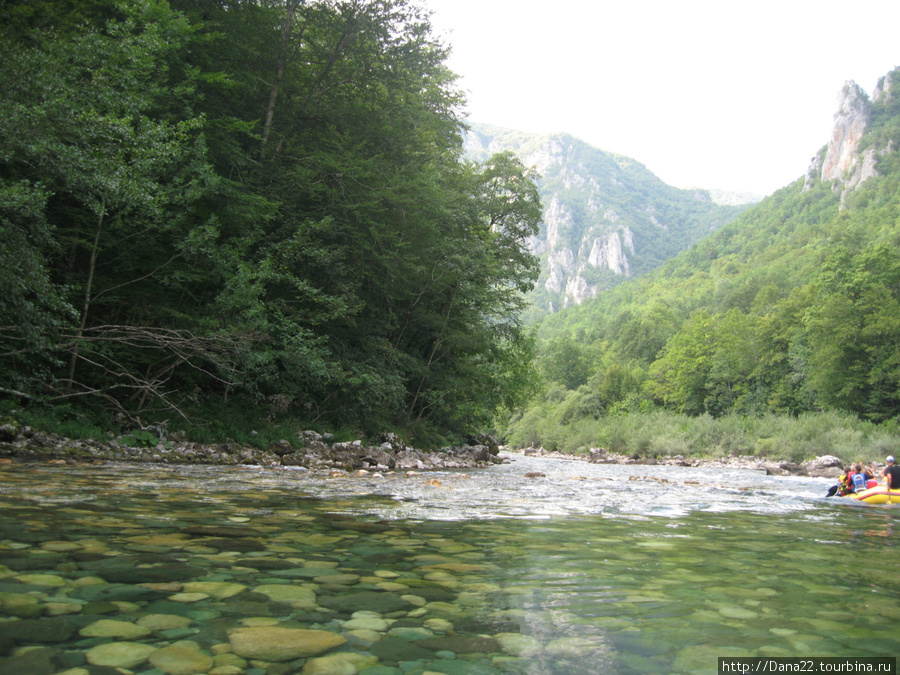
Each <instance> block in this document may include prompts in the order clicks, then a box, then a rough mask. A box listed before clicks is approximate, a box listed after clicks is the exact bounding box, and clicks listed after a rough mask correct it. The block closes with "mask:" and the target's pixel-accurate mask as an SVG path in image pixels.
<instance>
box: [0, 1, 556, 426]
mask: <svg viewBox="0 0 900 675" xmlns="http://www.w3.org/2000/svg"><path fill="white" fill-rule="evenodd" d="M0 41H2V42H3V44H4V52H5V54H4V61H3V66H2V69H0V388H2V389H3V391H4V393H5V394H7V395H9V394H10V393H13V394H15V393H19V394H21V395H22V398H26V397H30V398H31V399H32V400H42V401H46V402H50V403H51V404H55V405H59V404H61V403H63V402H67V403H68V404H70V405H76V406H81V408H82V410H84V409H87V408H90V409H92V410H95V411H96V410H106V411H109V412H113V413H115V414H116V415H118V417H119V419H120V420H121V421H122V423H123V424H127V425H129V426H133V425H135V424H138V423H140V424H147V423H149V422H151V421H154V420H160V419H169V420H170V423H171V424H172V425H173V426H176V425H178V424H182V423H184V422H183V420H191V421H192V422H193V423H194V424H202V423H204V422H206V423H208V424H210V425H212V426H215V425H216V424H222V422H221V421H219V422H217V421H216V419H219V420H222V419H223V418H229V417H231V418H235V417H240V418H241V419H244V418H250V419H249V420H248V422H247V424H248V425H253V424H254V423H256V421H258V420H259V419H260V418H267V419H268V420H269V421H276V420H277V419H284V418H287V417H291V418H294V419H296V420H298V423H304V424H309V425H319V426H330V427H332V428H335V427H338V428H340V427H345V428H353V429H357V430H359V431H361V432H364V433H370V432H376V431H384V430H387V429H388V428H392V429H397V430H401V431H404V432H406V433H407V434H408V435H409V436H410V437H412V438H416V439H418V440H421V441H427V440H438V439H441V438H443V437H447V436H450V435H453V434H459V433H462V432H465V431H473V430H475V429H477V428H478V427H481V426H484V425H486V424H487V423H489V422H490V420H491V417H492V415H493V413H494V411H495V410H496V409H497V408H498V407H499V406H506V407H512V406H513V405H514V404H515V403H516V402H517V400H518V397H519V396H520V395H521V392H522V391H523V388H524V387H525V386H526V385H527V383H528V381H529V377H530V373H529V370H528V363H529V362H530V350H531V339H530V338H529V336H528V335H527V334H526V333H525V332H524V331H523V329H522V326H521V323H520V321H519V319H518V318H517V317H518V315H519V312H520V310H521V309H522V307H523V299H522V298H523V294H524V293H525V292H526V291H528V290H529V289H530V288H531V286H532V284H533V283H534V280H535V278H536V276H537V262H536V261H535V260H534V259H533V257H532V256H530V255H529V254H528V251H527V249H526V247H525V239H526V238H527V237H528V236H530V235H532V234H533V233H534V232H535V230H536V227H537V223H538V221H539V219H540V202H539V197H538V194H537V192H536V188H535V185H534V181H533V179H534V177H533V176H532V175H531V174H530V173H529V172H528V171H527V170H526V169H525V168H524V167H523V166H522V164H521V163H520V162H519V161H517V160H516V159H515V158H514V157H513V156H512V155H510V154H500V155H496V156H494V157H491V158H488V159H487V160H486V161H485V162H483V163H481V164H478V165H476V164H472V163H469V162H465V161H463V159H462V143H461V138H460V126H461V118H460V106H461V104H462V102H463V101H462V97H461V95H460V93H459V92H458V91H457V90H456V88H455V85H454V79H455V76H454V75H453V74H452V73H450V72H449V71H448V70H447V68H446V67H445V65H444V60H445V58H446V49H445V47H444V46H443V45H442V44H440V43H439V42H438V41H436V40H435V39H434V38H433V37H432V35H431V32H430V25H429V23H428V20H427V16H425V15H423V14H422V12H421V11H420V10H419V9H418V8H417V7H416V6H415V5H414V4H413V3H411V2H408V1H407V0H368V1H363V0H328V1H323V2H315V3H305V2H300V0H287V1H286V2H265V1H264V0H242V1H241V2H225V1H224V0H223V1H221V2H219V1H215V0H212V1H204V2H199V1H196V0H171V1H170V2H165V1H164V0H141V1H139V2H134V1H126V0H93V1H92V2H77V3H74V2H73V3H68V2H59V3H58V2H50V1H49V0H46V1H43V2H41V1H36V2H35V1H29V2H24V1H23V2H15V1H14V2H5V3H3V4H2V6H0ZM247 411H252V413H248V412H247Z"/></svg>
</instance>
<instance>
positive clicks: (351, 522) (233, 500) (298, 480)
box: [0, 456, 900, 675]
mask: <svg viewBox="0 0 900 675" xmlns="http://www.w3.org/2000/svg"><path fill="white" fill-rule="evenodd" d="M509 459H510V461H509V463H508V464H504V465H500V466H496V467H493V468H490V469H484V470H473V471H469V472H430V473H427V474H421V475H406V474H395V475H391V474H388V475H385V476H376V475H373V474H369V475H365V476H338V477H329V476H327V475H323V474H314V473H312V472H307V471H303V470H298V469H291V470H283V469H277V470H272V469H262V468H253V467H235V468H222V467H171V466H165V467H159V466H138V465H102V466H90V467H88V466H84V467H71V466H47V465H41V466H38V465H7V466H4V467H3V468H0V509H2V511H0V565H2V566H3V567H0V606H2V609H0V611H2V613H3V615H5V616H4V617H0V619H6V622H0V648H3V646H4V644H5V645H6V649H12V652H11V657H10V658H11V660H7V661H6V662H4V663H0V672H13V670H11V668H13V667H18V666H21V665H24V664H25V662H24V661H21V659H23V658H28V654H23V652H25V651H27V650H23V647H28V646H31V645H40V644H42V645H44V646H45V647H46V649H45V650H43V651H40V650H33V651H32V652H31V654H32V656H34V655H35V654H36V653H39V654H42V655H43V656H45V657H46V659H45V660H46V664H47V665H46V666H45V667H46V669H45V671H44V672H47V673H55V672H62V671H65V670H66V669H67V668H73V667H87V666H89V665H91V664H92V663H95V662H96V661H97V660H98V657H97V656H96V655H97V654H98V653H100V648H101V647H103V646H104V645H108V644H110V643H113V642H123V643H125V642H127V643H129V644H130V643H135V644H138V645H149V646H150V647H152V648H160V649H161V651H159V652H158V655H160V654H162V653H163V651H165V650H162V648H166V647H170V648H171V646H172V645H176V646H179V645H180V646H182V647H185V650H186V653H187V656H186V657H185V659H188V657H191V658H195V663H197V664H199V665H194V666H192V667H193V668H195V670H193V671H190V670H185V671H184V672H209V673H211V674H212V675H220V674H221V675H237V674H238V673H246V674H248V675H263V674H264V673H265V674H267V675H278V674H287V673H294V672H296V673H300V672H303V673H315V672H320V673H327V672H329V671H328V670H327V669H323V668H326V666H325V664H324V662H323V661H322V659H321V658H318V659H317V658H316V657H312V658H306V657H304V658H295V659H291V660H288V661H280V662H274V661H268V660H266V658H255V659H254V658H243V657H241V656H240V655H239V654H235V653H233V652H234V651H235V649H234V644H233V641H230V640H229V632H228V631H229V630H232V629H235V628H238V627H242V626H256V625H276V626H279V627H299V628H309V629H314V630H324V631H329V632H331V633H336V634H341V635H343V636H344V637H346V638H347V639H348V642H347V643H346V644H344V645H343V646H340V647H338V648H337V649H333V650H331V651H329V652H328V655H334V654H338V655H341V654H343V655H346V654H348V653H354V654H357V655H359V656H358V657H354V658H357V661H354V662H353V663H354V664H355V665H350V666H348V665H347V663H344V664H343V665H342V666H341V667H345V668H350V670H347V671H346V672H357V671H361V672H363V673H365V672H366V668H368V670H369V672H370V673H371V675H391V674H395V675H399V674H400V673H412V675H417V674H419V673H423V672H426V671H431V672H443V673H447V674H448V675H456V673H473V674H475V675H478V674H480V673H483V674H485V675H490V674H494V673H528V674H535V675H545V674H546V675H557V674H558V675H564V674H565V675H568V674H572V673H575V674H577V673H584V674H593V673H671V672H685V673H695V672H716V666H717V658H718V657H720V656H795V657H809V656H895V655H897V654H900V633H898V631H897V629H896V624H897V621H898V619H900V591H898V590H897V580H896V573H897V570H898V569H900V549H898V546H897V543H896V538H897V537H898V536H900V527H898V525H900V509H897V508H896V507H876V506H866V505H860V504H858V503H852V504H851V503H848V502H846V501H843V500H836V499H830V500H826V499H824V494H825V492H826V490H827V488H828V486H829V484H830V481H827V480H824V479H808V478H785V477H771V476H765V475H763V474H762V473H760V472H754V471H745V470H734V471H724V470H713V469H703V470H698V469H688V468H676V467H651V466H636V465H631V466H618V465H592V464H587V463H580V462H570V461H564V460H551V459H546V458H529V457H521V456H511V457H509ZM530 472H540V473H543V474H544V476H542V477H526V476H525V474H526V473H530ZM207 582H214V584H213V585H209V584H208V583H207ZM204 584H206V585H204ZM216 584H218V585H216ZM295 589H303V590H301V591H298V592H301V593H309V594H311V595H312V598H313V599H312V601H309V600H308V599H304V600H300V601H297V600H296V599H293V600H292V598H293V596H291V595H290V592H291V591H293V590H295ZM203 591H208V592H203ZM232 591H233V593H232ZM361 593H367V594H368V595H367V596H365V598H364V597H363V595H360V594H361ZM179 596H181V597H179ZM200 596H205V597H200ZM347 598H350V602H349V605H348V606H344V605H343V604H342V602H343V600H346V599H347ZM382 601H384V602H386V603H387V605H384V606H382V605H381V604H379V603H380V602H382ZM358 609H361V610H367V612H366V613H364V614H361V615H357V616H354V615H353V614H352V612H353V611H355V610H358ZM158 616H162V617H176V618H180V619H181V623H178V622H177V621H175V620H174V619H172V620H171V625H170V624H166V623H165V620H160V621H162V623H161V625H164V626H167V627H158V626H156V625H155V624H154V623H153V621H157V619H155V617H158ZM148 617H151V619H152V621H151V619H148ZM109 620H112V621H116V622H120V624H129V625H136V626H142V625H150V626H151V628H152V630H150V631H149V632H146V633H145V634H142V635H138V636H136V637H134V636H128V635H126V633H127V632H128V631H127V630H124V629H123V631H122V632H121V634H113V635H108V634H106V635H96V633H97V632H98V630H99V629H97V622H98V621H101V622H102V621H107V622H108V621H109ZM11 622H19V623H18V624H17V625H13V624H12V623H11ZM185 622H186V623H185ZM176 624H177V625H176ZM118 625H119V624H117V626H118ZM364 625H367V626H368V628H361V629H360V628H357V626H364ZM10 626H12V628H10ZM103 626H104V627H108V623H107V624H103ZM13 628H16V629H20V628H21V629H24V628H29V629H31V632H30V633H27V634H25V635H24V637H23V633H25V631H24V630H13ZM4 629H6V632H4ZM101 632H102V631H101ZM113 632H115V631H113ZM4 635H6V636H7V637H6V642H5V643H4ZM9 635H12V636H13V637H11V638H10V637H9ZM48 635H51V636H52V639H50V638H48ZM420 639H425V642H420V641H419V640H420ZM13 644H15V645H17V646H15V647H13V646H12V645H13ZM410 644H412V645H413V646H416V645H426V647H424V648H422V647H419V648H418V649H419V651H416V650H415V649H407V647H408V645H410ZM422 649H424V651H422ZM201 657H203V658H205V659H207V660H206V661H204V660H203V659H202V658H201ZM35 658H36V657H35ZM329 658H330V656H329ZM316 662H318V664H317V663H316ZM160 663H163V665H162V666H160V665H159V664H160ZM166 663H168V662H165V663H164V662H163V660H162V659H159V658H155V657H153V656H152V655H151V656H149V657H147V658H146V659H145V660H144V661H139V662H138V663H136V664H130V668H129V669H130V670H132V671H133V672H137V673H148V674H149V673H152V674H153V675H158V674H161V673H165V672H170V673H176V672H177V671H178V668H179V666H178V665H176V666H171V665H166ZM185 663H186V661H185ZM182 665H184V664H182ZM332 665H333V664H332ZM319 666H321V668H319ZM228 667H230V668H232V669H233V670H230V671H229V670H217V669H222V668H228ZM335 667H336V666H335ZM166 668H168V670H166ZM185 668H186V666H185ZM197 668H199V670H197ZM204 668H205V669H204ZM317 668H319V669H318V670H317ZM235 669H236V670H235ZM354 669H355V670H354ZM23 672H29V675H31V673H34V674H35V675H38V672H39V671H34V670H32V671H23ZM333 672H337V671H333Z"/></svg>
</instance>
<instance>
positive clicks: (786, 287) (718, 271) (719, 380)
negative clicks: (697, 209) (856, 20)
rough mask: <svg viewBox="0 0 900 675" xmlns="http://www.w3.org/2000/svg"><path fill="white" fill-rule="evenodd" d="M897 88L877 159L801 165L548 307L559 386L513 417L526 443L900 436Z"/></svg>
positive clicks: (687, 446) (658, 448)
mask: <svg viewBox="0 0 900 675" xmlns="http://www.w3.org/2000/svg"><path fill="white" fill-rule="evenodd" d="M898 77H900V71H896V70H895V71H894V72H893V73H891V74H890V75H889V76H888V78H889V79H888V82H889V83H890V82H891V81H893V82H896V81H897V79H898ZM886 90H887V91H888V93H887V94H886V95H884V96H882V97H880V98H879V99H877V100H875V101H873V102H872V114H871V118H870V121H869V123H868V126H867V130H866V134H865V136H864V137H863V139H862V142H861V146H860V149H859V151H860V152H864V151H865V150H866V149H867V148H872V149H874V150H875V152H874V156H875V157H876V158H877V160H876V167H877V172H878V175H876V176H874V177H872V178H869V179H868V180H866V181H865V182H863V183H861V184H860V185H858V186H856V187H855V188H847V187H846V186H845V185H844V182H843V181H834V182H832V181H823V180H820V179H818V178H812V179H811V180H809V179H807V180H804V179H803V178H801V179H798V180H797V181H796V182H795V183H793V184H791V185H788V186H787V187H785V188H783V189H781V190H779V191H778V192H776V193H775V194H773V195H772V196H771V197H769V198H767V199H766V200H764V201H763V202H761V203H760V204H758V205H756V206H754V207H752V208H751V209H749V210H748V211H746V212H745V213H743V214H742V215H741V216H739V217H738V218H737V219H735V220H734V221H732V222H731V223H729V224H727V225H725V226H724V227H723V228H721V229H720V230H718V231H717V232H715V233H714V234H712V235H710V236H708V237H707V238H705V239H704V240H702V241H700V242H699V243H697V244H696V245H694V246H693V247H691V248H690V249H689V250H687V251H685V252H684V253H682V254H680V255H679V256H677V257H675V258H673V259H671V260H669V261H668V262H667V263H665V264H664V265H663V266H662V267H661V268H659V269H658V270H656V271H654V272H651V273H649V274H647V275H644V276H642V277H640V278H638V279H635V280H633V281H631V282H629V283H626V284H623V285H622V286H619V287H617V288H615V289H612V290H610V291H607V292H605V293H603V294H602V295H601V296H600V297H598V298H597V299H596V300H593V301H588V302H585V303H584V304H583V305H581V306H580V307H577V308H573V309H571V310H568V311H566V312H563V313H559V314H556V315H552V316H550V317H548V318H547V319H546V320H545V321H544V322H543V323H542V325H541V327H540V330H539V345H540V346H539V354H538V369H539V372H540V373H541V375H542V379H543V381H544V383H545V385H544V386H543V388H542V390H541V392H540V394H539V395H538V396H536V397H535V399H533V401H532V403H531V405H529V406H528V407H527V408H525V409H523V410H521V411H519V412H517V413H516V414H515V415H514V416H512V418H511V419H510V420H509V421H508V422H507V424H506V426H505V433H506V434H507V435H508V438H509V439H510V440H511V442H512V443H513V444H515V445H518V446H528V445H535V446H537V445H543V446H546V447H548V448H558V449H565V450H568V451H576V452H577V451H584V450H586V449H588V448H591V447H610V448H613V449H617V450H619V451H625V452H629V453H635V454H638V455H642V456H646V455H660V454H676V453H678V452H683V453H685V454H691V453H698V452H700V451H701V450H702V451H703V452H718V453H724V454H741V453H743V454H758V453H772V454H776V455H788V456H790V455H791V454H796V455H797V458H802V457H809V456H810V455H813V454H816V453H818V454H823V453H824V452H827V451H831V452H833V453H834V454H837V455H838V456H847V454H848V449H849V450H850V451H852V452H854V453H857V456H858V455H859V454H866V455H869V456H875V455H879V454H884V453H890V452H896V445H897V443H898V440H900V427H898V419H900V154H898V148H900V97H898V96H897V95H896V94H893V95H892V94H891V93H890V89H889V87H886ZM791 420H793V421H794V423H793V425H792V426H791V424H790V421H791ZM785 424H788V425H789V426H790V429H788V428H787V427H785ZM881 459H883V457H881Z"/></svg>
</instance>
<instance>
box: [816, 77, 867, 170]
mask: <svg viewBox="0 0 900 675" xmlns="http://www.w3.org/2000/svg"><path fill="white" fill-rule="evenodd" d="M871 114H872V105H871V104H870V103H869V99H868V97H867V96H866V93H865V92H864V91H863V90H862V89H860V87H859V86H858V85H857V84H856V83H855V82H846V83H844V87H843V89H841V94H840V96H839V98H838V111H837V112H836V113H835V114H834V129H833V130H832V132H831V138H830V139H829V141H828V148H827V150H826V151H825V157H824V159H823V160H822V171H821V178H822V180H843V178H844V175H845V174H847V173H849V172H850V170H851V169H852V168H853V167H854V166H855V165H856V164H857V163H858V162H859V152H858V149H859V142H860V141H861V140H862V137H863V133H864V132H865V130H866V126H867V125H868V123H869V117H870V116H871Z"/></svg>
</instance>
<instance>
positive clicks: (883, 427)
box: [506, 411, 900, 463]
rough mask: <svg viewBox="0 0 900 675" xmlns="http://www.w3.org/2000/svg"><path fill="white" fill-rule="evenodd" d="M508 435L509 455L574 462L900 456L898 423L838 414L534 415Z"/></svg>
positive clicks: (851, 459) (512, 425)
mask: <svg viewBox="0 0 900 675" xmlns="http://www.w3.org/2000/svg"><path fill="white" fill-rule="evenodd" d="M506 431H507V434H506V442H507V443H508V444H509V445H510V446H512V447H518V448H524V447H529V446H533V447H544V448H545V449H548V450H559V451H562V452H567V453H574V454H578V453H586V452H588V451H589V450H590V449H591V448H607V449H608V450H609V451H610V452H616V453H619V454H623V455H629V456H634V457H635V458H655V457H661V456H665V455H670V456H671V455H684V456H685V457H695V458H716V457H728V456H741V455H750V456H755V457H761V458H763V457H764V458H767V459H772V460H778V461H792V462H802V461H805V460H809V459H813V458H815V457H819V456H821V455H835V456H836V457H839V458H841V459H842V460H843V461H844V462H845V463H846V462H856V461H867V462H868V461H874V460H877V461H880V462H883V461H884V458H885V457H886V456H887V455H889V454H897V453H898V452H900V425H898V423H897V421H895V420H891V421H888V422H884V423H882V424H874V423H871V422H866V421H863V420H860V419H858V418H857V417H855V416H853V415H849V414H846V413H839V412H820V413H809V414H804V415H801V416H799V417H789V416H784V415H766V416H764V417H743V416H739V415H729V416H726V417H722V418H718V419H716V418H713V417H711V416H709V415H702V416H700V417H690V416H687V415H681V414H678V413H672V412H666V411H654V412H647V413H630V414H625V415H615V416H607V417H601V418H599V419H594V418H582V419H578V420H575V421H573V422H570V423H569V424H565V425H561V424H559V423H558V422H556V421H554V420H553V419H552V418H547V417H542V416H540V415H539V414H537V415H530V416H529V414H526V415H525V416H523V417H521V418H519V419H514V420H512V421H511V422H510V424H509V425H508V427H507V430H506Z"/></svg>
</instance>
